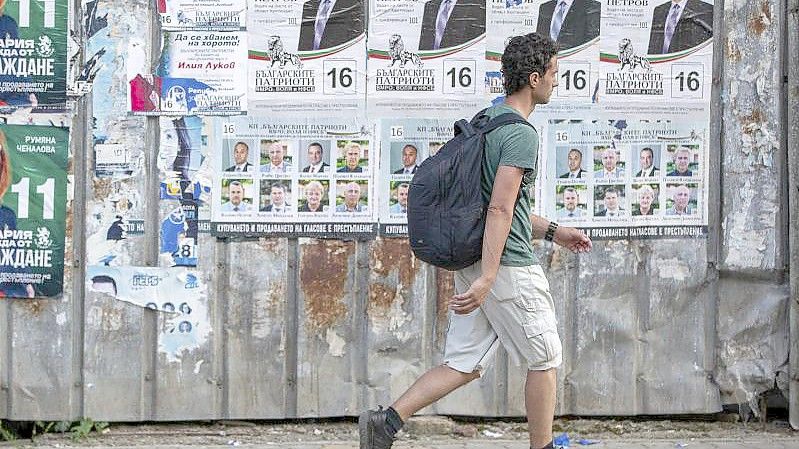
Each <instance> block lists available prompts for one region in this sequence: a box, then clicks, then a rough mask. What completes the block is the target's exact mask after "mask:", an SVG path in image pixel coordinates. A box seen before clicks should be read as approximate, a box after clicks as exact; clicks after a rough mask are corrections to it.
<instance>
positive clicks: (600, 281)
mask: <svg viewBox="0 0 799 449" xmlns="http://www.w3.org/2000/svg"><path fill="white" fill-rule="evenodd" d="M631 246H632V244H631V243H629V242H625V241H610V242H595V243H594V249H593V252H592V256H591V257H590V258H583V259H581V260H580V267H579V271H578V273H576V277H577V279H576V280H575V281H576V282H578V286H577V292H576V296H575V307H574V316H573V318H572V320H573V321H572V323H571V325H572V326H574V329H575V330H574V333H573V335H572V338H573V341H572V344H574V345H575V348H574V350H573V354H574V360H573V361H572V366H571V368H572V369H571V370H570V371H569V372H567V373H564V374H563V376H564V383H565V388H567V389H568V390H569V393H568V395H567V397H568V401H569V403H568V405H567V406H566V409H567V410H568V411H569V412H570V413H572V414H581V415H612V414H617V413H620V411H621V410H626V411H627V413H633V414H634V413H637V412H638V410H637V400H636V395H637V394H638V393H637V382H636V377H637V370H638V365H639V363H640V358H639V352H638V351H639V349H640V346H639V342H638V324H637V323H638V319H639V317H638V307H637V301H638V298H637V294H636V289H635V282H634V281H635V279H636V269H637V263H636V259H635V257H634V255H633V251H632V248H631Z"/></svg>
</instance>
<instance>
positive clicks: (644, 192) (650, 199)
mask: <svg viewBox="0 0 799 449" xmlns="http://www.w3.org/2000/svg"><path fill="white" fill-rule="evenodd" d="M636 195H637V196H638V204H635V205H633V215H636V216H637V215H655V210H656V209H657V193H655V189H653V188H652V186H650V185H649V184H644V185H642V186H641V187H639V188H638V190H636Z"/></svg>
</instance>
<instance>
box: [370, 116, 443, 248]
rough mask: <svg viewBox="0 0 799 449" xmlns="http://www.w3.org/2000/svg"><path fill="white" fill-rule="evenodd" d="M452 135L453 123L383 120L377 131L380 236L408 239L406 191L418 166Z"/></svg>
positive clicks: (423, 120)
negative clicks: (378, 146) (378, 144)
mask: <svg viewBox="0 0 799 449" xmlns="http://www.w3.org/2000/svg"><path fill="white" fill-rule="evenodd" d="M453 133H454V127H453V121H452V120H439V119H413V118H404V119H382V120H381V121H380V124H379V128H378V140H379V142H380V176H379V177H378V179H379V182H378V185H377V189H378V194H379V196H380V198H381V200H382V201H381V202H380V234H381V235H383V236H386V237H407V236H408V225H407V223H408V219H407V212H408V211H407V208H408V191H409V190H410V183H411V179H412V178H413V175H414V174H415V173H416V170H417V169H418V167H419V165H420V164H422V163H423V162H424V161H425V160H427V159H428V158H430V157H433V156H435V155H436V153H438V150H439V149H440V148H441V146H442V145H444V142H446V141H448V140H449V139H451V138H452V136H453Z"/></svg>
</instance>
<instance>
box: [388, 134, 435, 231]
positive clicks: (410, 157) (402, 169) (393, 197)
mask: <svg viewBox="0 0 799 449" xmlns="http://www.w3.org/2000/svg"><path fill="white" fill-rule="evenodd" d="M443 145H444V141H441V140H427V139H406V140H397V141H391V142H389V143H388V146H389V148H388V152H389V164H388V167H389V173H390V177H389V183H388V188H389V192H388V213H389V216H390V217H391V218H399V219H404V218H405V216H406V214H407V212H408V191H409V190H410V186H411V179H412V178H413V175H414V174H415V173H416V170H417V169H418V168H419V165H420V164H421V163H422V161H424V160H425V159H426V158H428V157H430V156H433V155H435V154H436V153H437V152H438V150H439V149H440V148H441V147H442V146H443Z"/></svg>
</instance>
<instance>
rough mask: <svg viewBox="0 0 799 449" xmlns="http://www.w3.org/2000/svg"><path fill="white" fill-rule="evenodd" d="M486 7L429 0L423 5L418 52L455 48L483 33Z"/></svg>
mask: <svg viewBox="0 0 799 449" xmlns="http://www.w3.org/2000/svg"><path fill="white" fill-rule="evenodd" d="M485 17H486V3H485V1H479V0H430V1H428V2H427V3H425V5H424V14H423V15H422V32H421V34H420V36H419V50H438V49H440V48H449V47H457V46H458V45H463V44H465V43H466V42H469V41H471V40H473V39H476V38H478V37H480V36H481V35H482V34H484V33H485V31H486V22H485Z"/></svg>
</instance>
